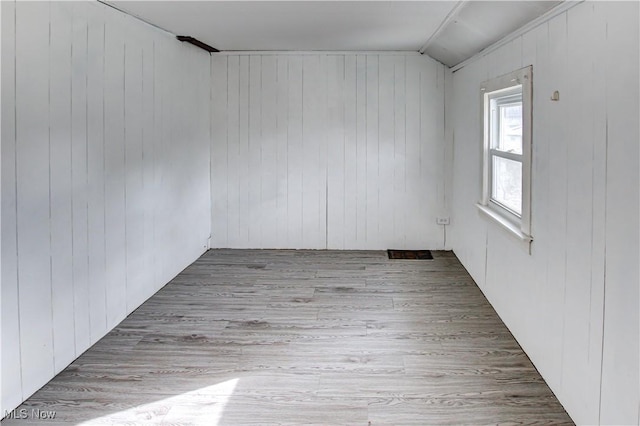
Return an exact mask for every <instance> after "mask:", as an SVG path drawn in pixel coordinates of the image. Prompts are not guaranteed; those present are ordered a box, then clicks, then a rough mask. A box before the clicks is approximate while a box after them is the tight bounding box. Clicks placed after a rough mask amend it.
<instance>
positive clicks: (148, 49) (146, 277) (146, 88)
mask: <svg viewBox="0 0 640 426" xmlns="http://www.w3.org/2000/svg"><path fill="white" fill-rule="evenodd" d="M140 41H141V44H142V82H141V86H142V135H141V136H142V203H141V209H142V221H143V225H142V233H143V241H142V254H141V256H142V265H141V268H142V274H143V275H142V278H141V284H140V285H141V287H142V288H143V289H144V291H143V292H141V293H139V294H140V295H141V296H142V297H148V294H149V292H150V291H153V290H155V288H156V286H158V285H159V284H158V283H157V282H156V280H155V273H156V272H155V269H156V263H155V261H156V259H155V250H156V248H157V246H156V243H155V221H154V216H155V213H154V211H155V210H156V209H157V204H156V198H157V194H158V192H157V191H156V188H155V182H154V179H155V177H154V165H155V162H156V135H155V132H156V129H155V105H154V104H155V86H154V81H155V49H154V40H153V37H152V36H151V35H150V34H148V33H147V32H146V31H141V34H140ZM160 285H161V284H160ZM90 300H92V299H90Z"/></svg>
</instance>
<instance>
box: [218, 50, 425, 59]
mask: <svg viewBox="0 0 640 426" xmlns="http://www.w3.org/2000/svg"><path fill="white" fill-rule="evenodd" d="M211 54H212V55H233V56H236V55H400V56H422V55H421V54H420V53H419V52H414V51H412V50H407V51H403V50H361V51H358V50H305V51H298V50H225V51H222V52H213V53H211ZM429 58H431V57H429Z"/></svg>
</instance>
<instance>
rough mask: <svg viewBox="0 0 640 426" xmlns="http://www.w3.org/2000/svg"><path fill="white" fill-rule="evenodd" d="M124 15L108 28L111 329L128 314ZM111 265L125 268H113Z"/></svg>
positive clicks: (107, 220)
mask: <svg viewBox="0 0 640 426" xmlns="http://www.w3.org/2000/svg"><path fill="white" fill-rule="evenodd" d="M123 21H124V17H123V16H115V17H114V21H113V22H112V24H111V25H109V26H108V27H106V28H105V62H106V63H107V64H108V65H107V66H105V79H104V84H105V87H104V117H105V128H104V139H105V140H104V143H105V150H104V165H105V229H109V230H110V232H107V233H106V234H105V248H106V260H107V327H108V328H111V327H113V326H115V325H116V324H117V323H118V319H119V318H121V317H123V316H124V315H125V314H126V309H127V308H126V294H127V287H126V286H127V282H126V280H127V276H126V225H125V176H126V175H125V147H124V142H125V139H124V138H125V128H124V114H125V105H124V66H125V64H124V55H125V47H124V35H123V33H122V32H123V30H124V28H123ZM111 265H114V266H115V265H118V266H121V265H125V268H122V267H113V266H111Z"/></svg>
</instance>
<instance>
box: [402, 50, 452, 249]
mask: <svg viewBox="0 0 640 426" xmlns="http://www.w3.org/2000/svg"><path fill="white" fill-rule="evenodd" d="M421 69H422V60H421V58H418V57H413V56H409V57H406V74H405V75H406V79H405V81H404V87H403V90H404V92H405V93H404V98H405V100H404V105H402V102H401V107H402V109H403V114H404V121H405V123H404V124H405V126H404V141H403V145H404V146H403V150H404V152H403V157H402V158H401V163H402V169H403V172H404V175H403V176H402V186H403V188H402V190H403V193H402V197H403V198H402V201H401V202H400V205H403V206H404V205H406V206H409V208H405V209H402V211H401V212H398V214H399V216H400V217H399V218H396V224H397V225H398V233H399V234H400V235H403V236H404V240H405V243H406V245H407V246H409V243H411V244H410V245H411V246H414V247H419V245H418V244H419V243H420V239H421V238H424V237H423V235H424V231H423V230H425V229H429V228H430V227H431V225H432V224H433V222H434V221H433V220H432V221H431V223H428V222H429V218H428V217H424V216H423V214H424V213H423V212H424V211H423V209H422V208H421V207H422V206H421V202H420V200H422V199H424V197H425V196H426V195H427V194H428V193H429V192H430V191H432V190H433V189H432V188H433V187H432V186H431V185H428V184H425V182H424V181H423V180H422V179H421V178H420V164H421V162H422V156H421V155H420V151H421V147H422V146H423V145H426V144H428V143H429V141H428V140H427V141H423V140H422V139H421V132H420V126H421V119H422V117H420V100H421V99H422V95H421V93H420V72H421ZM416 194H419V196H416ZM429 210H431V215H437V214H442V215H444V214H445V206H444V205H441V206H436V207H434V208H431V209H429ZM398 221H400V223H399V224H398ZM443 240H444V239H443ZM443 244H444V241H443Z"/></svg>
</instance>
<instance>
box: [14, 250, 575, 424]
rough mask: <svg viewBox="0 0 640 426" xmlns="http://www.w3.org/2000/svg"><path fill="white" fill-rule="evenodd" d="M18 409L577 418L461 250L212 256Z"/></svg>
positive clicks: (145, 414)
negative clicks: (427, 255)
mask: <svg viewBox="0 0 640 426" xmlns="http://www.w3.org/2000/svg"><path fill="white" fill-rule="evenodd" d="M20 409H26V410H27V412H28V418H27V419H24V420H17V419H15V420H11V419H9V420H5V421H3V422H2V424H3V426H4V425H6V426H8V425H14V424H18V425H26V424H33V423H36V424H47V425H52V424H167V425H169V424H196V425H216V424H224V425H246V424H250V425H267V424H296V425H297V424H316V425H363V426H369V425H370V426H381V425H439V424H495V423H509V424H532V423H534V424H544V423H548V424H571V419H570V418H569V417H568V416H567V414H566V413H565V411H564V409H563V408H562V406H561V405H560V404H559V403H558V401H557V399H556V398H555V397H554V395H553V394H552V393H551V391H550V390H549V388H548V387H547V385H546V384H545V382H544V381H543V380H542V378H541V377H540V375H539V374H538V373H537V371H536V370H535V368H534V367H533V365H532V364H531V362H530V361H529V359H528V358H527V356H526V355H525V354H524V353H523V352H522V349H521V348H520V347H519V346H518V344H517V343H516V341H515V340H514V338H513V336H512V335H511V334H510V333H509V331H508V330H507V328H506V327H505V326H504V324H503V323H502V322H501V321H500V319H499V318H498V316H497V315H496V313H495V312H494V310H493V309H492V308H491V306H490V305H489V303H488V302H487V301H486V299H485V298H484V296H483V295H482V293H481V292H480V290H479V289H478V287H477V286H476V285H475V283H474V282H473V280H472V279H471V278H470V277H469V275H468V274H467V272H466V271H465V269H464V268H463V267H462V266H461V264H460V263H459V262H458V260H457V259H456V257H455V256H454V255H453V254H452V253H450V252H434V260H417V261H416V260H388V259H387V257H386V253H385V252H382V251H291V250H211V251H209V252H207V253H206V254H204V255H203V256H202V257H201V258H200V259H199V260H198V261H196V262H195V263H194V264H192V265H191V266H189V267H188V268H187V269H186V270H185V271H183V272H182V273H181V274H180V275H179V276H178V277H176V278H175V279H174V280H173V281H171V283H169V284H168V285H167V286H165V287H164V288H163V289H162V290H161V291H160V292H158V293H157V294H156V295H155V296H153V297H152V298H151V299H149V300H148V301H147V302H146V303H145V304H144V305H142V306H141V307H140V308H139V309H138V310H136V311H135V312H134V313H133V314H131V315H130V316H129V317H128V318H127V319H126V320H124V321H123V322H122V323H121V324H120V325H119V326H118V327H117V328H116V329H114V330H113V331H112V332H111V333H109V334H108V335H107V336H106V337H105V338H104V339H102V340H101V341H99V342H98V343H97V344H96V345H95V346H94V347H92V348H91V349H89V350H88V351H87V352H86V353H85V354H83V355H82V356H81V357H80V358H78V359H77V360H76V361H75V362H73V364H71V365H70V366H69V367H68V368H66V369H65V370H64V371H63V372H61V373H60V374H58V376H56V377H55V378H54V379H53V380H52V381H51V382H49V383H48V384H47V385H46V386H44V387H43V388H42V389H41V390H40V391H38V392H37V393H36V394H35V395H33V396H32V397H31V398H30V399H29V400H27V401H26V402H25V403H24V404H23V405H22V406H21V407H19V409H18V410H20ZM32 409H35V410H41V412H47V411H55V412H56V417H55V420H53V421H51V420H46V421H44V420H41V421H35V420H34V419H33V417H32V415H33V412H32ZM18 412H19V411H18Z"/></svg>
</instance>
